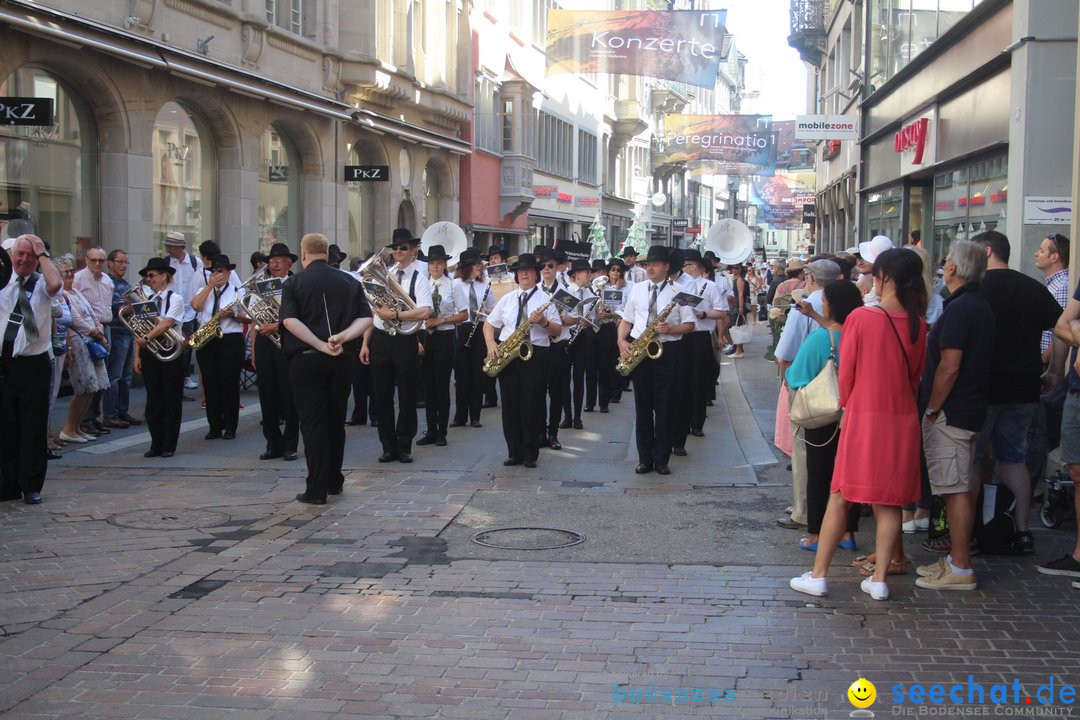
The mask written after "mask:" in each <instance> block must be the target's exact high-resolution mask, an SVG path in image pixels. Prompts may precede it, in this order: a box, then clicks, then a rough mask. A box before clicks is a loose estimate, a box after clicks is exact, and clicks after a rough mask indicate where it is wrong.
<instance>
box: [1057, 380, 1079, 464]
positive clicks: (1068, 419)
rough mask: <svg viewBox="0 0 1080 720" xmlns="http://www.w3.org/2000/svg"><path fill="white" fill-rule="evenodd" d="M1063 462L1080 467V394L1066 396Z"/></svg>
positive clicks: (1073, 393)
mask: <svg viewBox="0 0 1080 720" xmlns="http://www.w3.org/2000/svg"><path fill="white" fill-rule="evenodd" d="M1061 462H1063V463H1065V464H1066V465H1080V392H1070V393H1069V394H1068V395H1066V396H1065V409H1064V410H1063V411H1062V415H1061Z"/></svg>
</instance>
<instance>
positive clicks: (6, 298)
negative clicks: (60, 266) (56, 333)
mask: <svg viewBox="0 0 1080 720" xmlns="http://www.w3.org/2000/svg"><path fill="white" fill-rule="evenodd" d="M0 252H6V251H5V250H0ZM30 277H32V276H30ZM45 285H46V282H45V276H44V275H41V274H40V273H37V280H35V281H34V291H33V292H32V293H30V298H29V299H30V309H31V310H33V312H34V325H35V326H36V327H37V331H38V333H37V339H36V340H34V341H33V342H29V341H28V339H27V337H26V331H25V328H24V327H22V326H20V327H19V330H18V334H17V335H16V336H15V344H14V345H13V346H12V356H13V357H32V356H34V355H41V354H42V353H47V352H51V351H52V296H51V295H49V291H48V290H47V289H46V288H45ZM58 292H59V291H58ZM18 300H19V276H18V274H16V273H12V274H11V279H10V280H8V284H7V285H5V286H4V288H3V289H0V343H2V342H3V339H4V337H5V334H6V333H7V328H8V321H9V319H10V318H11V313H12V312H13V311H14V310H15V309H16V303H17V302H18Z"/></svg>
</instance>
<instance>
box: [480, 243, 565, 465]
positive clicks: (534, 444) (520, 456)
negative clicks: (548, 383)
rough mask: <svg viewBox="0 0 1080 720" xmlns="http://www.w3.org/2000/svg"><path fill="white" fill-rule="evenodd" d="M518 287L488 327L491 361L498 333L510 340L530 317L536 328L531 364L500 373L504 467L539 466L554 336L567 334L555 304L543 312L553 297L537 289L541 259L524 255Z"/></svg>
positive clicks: (517, 269)
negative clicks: (563, 331)
mask: <svg viewBox="0 0 1080 720" xmlns="http://www.w3.org/2000/svg"><path fill="white" fill-rule="evenodd" d="M511 269H512V270H513V271H514V276H515V279H516V281H517V284H518V288H517V290H514V291H513V292H509V293H507V294H506V295H504V296H503V297H502V299H501V300H499V302H498V303H496V305H495V308H494V309H493V310H492V311H491V314H490V315H489V316H488V319H487V322H485V323H484V344H485V345H486V347H487V357H488V359H494V357H495V355H496V352H497V345H496V342H495V338H496V333H497V334H498V338H499V342H504V341H505V340H506V339H507V338H509V337H510V335H512V334H513V332H514V330H516V329H517V327H518V326H519V325H521V324H522V323H523V322H525V320H526V319H528V320H529V321H531V322H532V323H533V324H532V326H531V327H530V328H529V341H530V342H531V343H532V346H533V356H532V358H531V359H530V360H529V361H528V362H525V361H523V360H520V359H518V360H514V361H513V362H511V363H510V364H509V365H508V366H506V368H505V369H504V370H503V371H502V372H501V373H499V387H500V388H501V392H502V423H503V437H504V438H505V439H506V450H507V458H506V460H504V461H503V465H508V466H510V465H524V466H525V467H527V468H534V467H536V460H537V457H538V456H539V452H540V447H539V444H538V441H539V438H540V434H541V433H542V432H543V418H544V410H543V405H544V381H545V378H546V375H547V368H546V365H547V361H548V358H549V355H550V352H551V351H550V348H549V345H550V342H551V338H553V337H555V336H557V335H559V333H561V332H562V325H561V324H560V323H559V315H558V313H557V312H556V311H555V304H554V303H551V304H549V305H547V307H546V308H545V309H544V311H543V312H541V311H540V308H542V307H543V306H544V304H545V303H548V301H549V300H550V299H551V298H550V297H549V296H548V294H547V293H545V292H543V291H542V290H540V288H539V287H537V280H538V279H539V277H540V271H539V267H538V266H537V264H536V258H535V257H534V256H532V255H522V256H521V258H520V259H519V260H518V262H517V263H516V264H515V265H514V266H513V267H512V268H511Z"/></svg>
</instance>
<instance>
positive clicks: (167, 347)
mask: <svg viewBox="0 0 1080 720" xmlns="http://www.w3.org/2000/svg"><path fill="white" fill-rule="evenodd" d="M5 254H6V253H5ZM123 300H124V304H123V305H122V306H121V307H120V309H119V310H117V311H116V317H117V318H118V319H119V320H120V322H122V323H124V325H125V326H126V327H127V329H128V330H130V331H131V334H132V335H134V336H135V337H137V338H145V337H146V336H147V335H149V334H150V332H151V331H152V330H153V329H154V328H155V327H157V321H158V317H157V316H156V315H154V316H152V317H145V316H144V317H140V316H137V315H136V314H135V310H134V309H133V308H132V307H131V306H132V304H133V303H143V302H146V301H147V297H146V294H145V293H143V291H142V286H141V285H136V286H135V287H133V288H131V290H128V291H127V293H126V294H125V295H124V298H123ZM146 350H147V352H149V353H150V354H151V355H153V356H154V357H156V358H157V359H158V360H160V361H161V362H172V361H173V360H175V359H176V358H178V357H180V354H181V353H183V352H184V336H183V335H181V334H180V331H179V330H177V329H176V326H173V327H171V328H169V329H168V330H166V331H165V332H164V333H162V334H161V335H158V336H157V337H156V338H154V339H153V340H148V341H147V342H146Z"/></svg>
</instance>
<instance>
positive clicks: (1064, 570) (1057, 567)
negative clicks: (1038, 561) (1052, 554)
mask: <svg viewBox="0 0 1080 720" xmlns="http://www.w3.org/2000/svg"><path fill="white" fill-rule="evenodd" d="M1039 572H1041V573H1042V574H1043V575H1068V576H1069V577H1075V578H1080V560H1077V559H1076V558H1074V557H1073V556H1072V554H1071V553H1070V554H1067V555H1065V556H1064V557H1061V558H1060V559H1058V560H1051V561H1050V562H1048V563H1046V564H1045V565H1040V566H1039Z"/></svg>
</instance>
